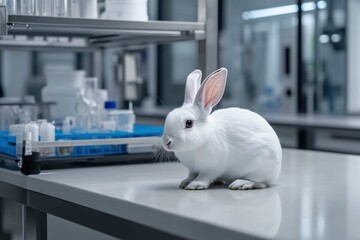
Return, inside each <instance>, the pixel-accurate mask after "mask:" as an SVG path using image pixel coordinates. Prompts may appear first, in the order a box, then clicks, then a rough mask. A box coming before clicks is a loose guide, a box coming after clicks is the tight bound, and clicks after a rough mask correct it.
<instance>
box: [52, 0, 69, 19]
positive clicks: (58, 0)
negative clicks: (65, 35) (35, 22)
mask: <svg viewBox="0 0 360 240" xmlns="http://www.w3.org/2000/svg"><path fill="white" fill-rule="evenodd" d="M68 15H69V14H68V0H53V16H54V17H67V16H68Z"/></svg>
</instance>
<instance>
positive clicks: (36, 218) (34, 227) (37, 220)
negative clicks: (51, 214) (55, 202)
mask: <svg viewBox="0 0 360 240" xmlns="http://www.w3.org/2000/svg"><path fill="white" fill-rule="evenodd" d="M22 213H23V217H22V221H23V222H22V227H23V240H46V239H47V214H46V213H44V212H41V211H38V210H35V209H33V208H29V207H27V206H24V205H23V206H22Z"/></svg>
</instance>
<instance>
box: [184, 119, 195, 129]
mask: <svg viewBox="0 0 360 240" xmlns="http://www.w3.org/2000/svg"><path fill="white" fill-rule="evenodd" d="M192 126H193V121H192V120H186V122H185V128H192Z"/></svg>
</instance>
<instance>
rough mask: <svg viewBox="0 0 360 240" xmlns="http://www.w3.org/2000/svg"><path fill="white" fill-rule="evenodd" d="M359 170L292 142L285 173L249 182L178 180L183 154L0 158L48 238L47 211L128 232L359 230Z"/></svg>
mask: <svg viewBox="0 0 360 240" xmlns="http://www.w3.org/2000/svg"><path fill="white" fill-rule="evenodd" d="M359 173H360V156H356V155H348V154H337V153H326V152H316V151H304V150H294V149H284V150H283V164H282V172H281V175H280V178H279V179H278V180H276V181H275V182H274V183H273V184H272V185H271V186H270V187H269V188H267V189H261V190H247V191H234V190H229V189H227V188H226V187H225V186H222V185H216V186H212V187H211V188H210V189H208V190H198V191H188V190H183V189H179V187H178V185H179V183H180V181H181V180H182V179H184V178H186V176H187V169H186V168H185V167H184V166H183V165H182V164H181V163H177V162H171V163H147V164H133V165H110V166H109V165H104V166H96V167H79V166H78V167H77V168H66V169H62V168H59V169H56V168H55V169H50V170H44V171H42V172H41V173H40V174H39V175H29V176H26V175H23V174H21V173H20V172H19V171H18V170H11V169H7V168H4V167H2V168H0V197H1V198H4V199H8V200H11V201H15V202H18V203H21V204H23V205H24V206H23V212H24V214H23V216H24V220H23V221H24V222H27V223H28V224H25V228H24V232H25V233H26V234H27V235H28V236H30V235H31V237H33V239H46V234H47V233H46V229H47V228H46V224H47V222H46V217H47V213H48V214H51V215H55V216H57V217H60V218H63V219H66V220H69V221H72V222H75V223H78V224H81V225H83V226H86V227H89V228H91V229H94V230H96V231H100V232H103V233H106V234H109V235H111V236H114V237H118V238H121V239H359V238H360V228H359V227H358V223H359V221H360V204H359V203H360V191H359V187H358V186H359V185H360V178H359ZM57 230H58V231H61V229H57Z"/></svg>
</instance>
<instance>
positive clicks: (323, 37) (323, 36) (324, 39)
mask: <svg viewBox="0 0 360 240" xmlns="http://www.w3.org/2000/svg"><path fill="white" fill-rule="evenodd" d="M319 42H321V43H328V42H329V35H327V34H321V35H320V36H319Z"/></svg>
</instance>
